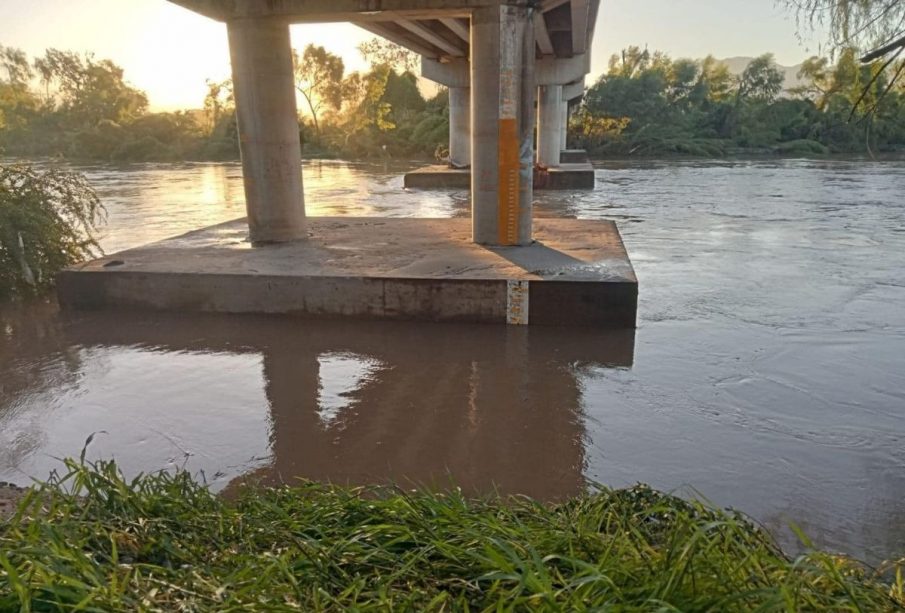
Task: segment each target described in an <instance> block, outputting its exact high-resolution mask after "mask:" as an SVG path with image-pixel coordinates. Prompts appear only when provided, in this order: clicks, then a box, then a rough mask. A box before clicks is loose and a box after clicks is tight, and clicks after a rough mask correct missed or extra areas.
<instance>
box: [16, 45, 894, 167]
mask: <svg viewBox="0 0 905 613" xmlns="http://www.w3.org/2000/svg"><path fill="white" fill-rule="evenodd" d="M360 51H361V53H362V54H363V56H364V57H365V58H366V59H367V60H368V62H369V64H370V68H369V69H368V70H366V71H363V72H352V73H346V71H345V66H344V64H343V61H342V58H340V57H339V56H337V55H335V54H333V53H330V52H329V51H327V50H326V49H324V48H323V47H316V46H313V45H309V46H307V47H306V48H305V49H304V50H303V51H302V52H301V53H294V70H295V82H296V88H297V90H298V98H299V102H300V104H301V105H302V108H303V109H304V111H305V112H304V113H302V114H301V116H300V122H299V138H300V140H301V142H302V144H303V152H304V154H305V155H306V156H308V157H347V158H366V157H400V156H416V157H426V156H435V157H438V158H440V157H443V156H444V155H445V153H446V148H447V146H448V130H449V117H448V116H449V110H448V96H447V92H446V91H445V90H443V89H442V88H441V89H440V91H439V93H437V94H436V95H435V96H432V97H430V98H425V96H424V95H423V94H422V93H421V91H420V90H419V88H418V82H417V77H416V76H415V74H414V70H415V68H416V65H417V62H416V60H417V56H415V55H414V54H412V53H411V52H408V51H406V50H404V49H402V48H400V47H398V46H396V45H393V44H392V43H388V42H386V41H382V40H381V39H373V40H372V41H369V42H367V43H364V44H363V45H361V47H360ZM901 70H902V66H901V65H900V64H896V63H889V62H886V61H881V60H876V61H874V62H869V63H866V64H865V63H861V62H859V60H858V57H857V55H856V52H855V50H854V49H853V48H844V49H842V50H841V51H840V52H839V53H837V54H836V57H835V59H834V60H830V59H828V58H825V57H812V58H810V59H809V60H807V61H806V62H805V63H804V64H803V65H802V67H801V74H800V75H799V77H800V79H801V81H802V83H803V84H802V85H801V86H800V87H797V88H795V89H792V90H790V91H784V90H783V73H782V71H781V70H780V69H779V68H778V67H777V66H776V64H775V62H774V61H773V57H772V56H771V55H769V54H767V55H763V56H761V57H758V58H755V59H754V60H753V61H752V62H751V63H750V64H749V65H748V67H747V68H746V69H745V70H744V72H742V74H740V75H733V74H731V73H730V71H729V69H728V68H727V66H726V65H725V64H723V63H721V62H719V61H718V60H716V59H714V58H713V57H712V56H708V57H706V58H704V59H703V60H690V59H675V60H674V59H672V58H670V57H669V56H668V55H666V54H665V53H662V52H656V51H655V52H651V51H648V50H646V49H641V48H639V47H630V48H628V49H626V50H624V51H623V52H622V53H621V54H618V55H614V56H613V57H612V58H611V60H610V64H609V69H608V71H607V72H606V74H604V75H603V76H601V77H600V79H599V80H598V81H597V82H595V83H594V84H593V85H591V86H590V87H589V88H588V89H587V90H586V92H585V96H584V99H583V102H582V104H581V105H580V107H579V108H578V110H577V112H575V113H573V116H572V119H571V123H570V142H569V146H572V147H580V148H585V149H587V150H588V151H589V152H590V153H591V154H592V155H594V156H633V155H649V156H655V155H669V154H685V155H700V156H722V155H727V154H733V153H752V152H754V153H779V154H790V155H802V154H805V155H818V154H826V153H863V152H870V153H873V152H883V151H900V150H905V88H903V83H902V82H899V83H895V82H894V77H895V75H896V74H899V73H900V71H901ZM207 87H208V91H207V95H206V97H205V100H204V106H203V108H202V109H198V110H187V111H177V112H166V113H152V112H149V110H148V99H147V96H146V95H145V93H144V92H142V91H140V90H138V89H136V88H135V87H133V86H131V85H130V84H129V83H128V82H127V81H126V79H125V75H124V73H123V70H122V68H120V67H119V66H117V65H116V64H115V63H113V62H112V61H110V60H97V59H96V58H95V57H94V56H92V55H90V54H85V55H83V54H77V53H73V52H70V51H60V50H57V49H48V50H47V51H46V52H45V54H44V55H43V56H42V57H37V58H34V59H29V58H28V57H27V56H26V54H25V53H23V52H22V51H20V50H18V49H13V48H9V47H2V46H0V152H3V153H5V154H7V155H13V156H19V157H39V156H41V157H43V156H53V157H65V158H70V159H92V160H105V161H151V160H155V161H156V160H227V159H238V156H239V150H238V138H237V129H236V120H235V112H234V110H235V109H234V104H233V98H232V85H231V83H230V81H228V80H227V81H224V82H211V81H209V82H208V83H207Z"/></svg>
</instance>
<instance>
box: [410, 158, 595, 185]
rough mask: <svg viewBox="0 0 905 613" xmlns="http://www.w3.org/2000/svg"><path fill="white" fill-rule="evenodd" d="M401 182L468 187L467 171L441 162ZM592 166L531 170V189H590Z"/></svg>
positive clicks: (569, 164)
mask: <svg viewBox="0 0 905 613" xmlns="http://www.w3.org/2000/svg"><path fill="white" fill-rule="evenodd" d="M403 182H404V185H405V187H407V188H413V189H468V188H470V187H471V170H469V169H467V168H450V167H449V166H444V165H442V164H436V165H431V166H425V167H423V168H418V169H416V170H413V171H412V172H409V173H406V175H405V177H404V181H403ZM594 182H595V180H594V167H593V166H591V164H590V162H587V161H585V162H574V163H561V164H560V165H559V166H558V167H556V168H549V169H547V170H544V171H542V172H538V173H535V180H534V189H536V190H542V189H551V190H553V189H556V190H562V189H594Z"/></svg>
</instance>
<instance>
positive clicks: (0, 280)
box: [0, 165, 105, 300]
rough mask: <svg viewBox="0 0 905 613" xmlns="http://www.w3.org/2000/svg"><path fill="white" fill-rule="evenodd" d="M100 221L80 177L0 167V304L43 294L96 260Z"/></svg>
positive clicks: (99, 207) (92, 195) (99, 209)
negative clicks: (60, 275) (67, 272)
mask: <svg viewBox="0 0 905 613" xmlns="http://www.w3.org/2000/svg"><path fill="white" fill-rule="evenodd" d="M104 219H105V211H104V208H103V206H102V205H101V203H100V201H99V200H98V197H97V194H96V193H95V192H94V190H93V189H92V188H91V186H90V185H88V182H87V181H86V179H85V177H83V176H82V175H80V174H77V173H71V172H65V171H62V170H59V169H50V170H46V171H43V172H42V171H38V170H35V169H34V168H32V167H30V166H22V165H10V166H7V165H0V300H8V299H10V298H14V297H20V296H27V295H34V294H36V293H40V292H42V291H46V289H47V288H48V287H50V286H51V285H52V284H53V280H54V276H55V275H56V273H57V272H59V271H60V270H62V269H63V268H65V267H66V266H69V265H71V264H74V263H76V262H80V261H83V260H85V259H87V258H90V257H93V256H96V255H97V254H98V253H99V252H100V247H99V246H98V244H97V242H96V241H95V240H94V237H93V234H94V231H95V230H96V228H97V226H98V224H100V223H101V222H102V221H104Z"/></svg>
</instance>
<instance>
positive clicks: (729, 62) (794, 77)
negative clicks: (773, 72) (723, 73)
mask: <svg viewBox="0 0 905 613" xmlns="http://www.w3.org/2000/svg"><path fill="white" fill-rule="evenodd" d="M753 59H754V58H753V57H728V58H726V59H722V60H719V61H720V62H723V63H724V64H726V66H728V67H729V72H731V73H732V74H734V75H740V74H742V73H743V72H744V71H745V68H747V67H748V64H750V63H751V60H753ZM777 66H778V67H779V69H780V70H782V72H783V74H784V75H785V77H786V80H785V82H784V83H783V89H791V88H793V87H798V86H799V85H802V84H803V83H804V81H802V80H801V79H799V78H798V71H799V70H801V64H795V65H794V66H783V65H782V64H777Z"/></svg>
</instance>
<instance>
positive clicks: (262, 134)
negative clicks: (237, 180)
mask: <svg viewBox="0 0 905 613" xmlns="http://www.w3.org/2000/svg"><path fill="white" fill-rule="evenodd" d="M227 30H228V32H229V49H230V56H231V59H232V69H233V93H234V96H235V99H236V117H237V119H238V128H239V148H240V150H241V152H242V176H243V178H244V185H245V208H246V212H247V214H248V228H249V232H250V233H251V238H252V240H253V241H256V242H262V243H264V242H282V241H292V240H298V239H300V238H304V237H305V236H306V231H305V199H304V193H303V191H302V153H301V146H300V144H299V123H298V111H297V106H296V99H295V80H294V77H293V74H292V48H291V46H290V40H289V26H288V25H287V24H286V23H285V22H283V21H281V20H278V19H239V20H236V21H232V22H230V23H229V25H228V27H227Z"/></svg>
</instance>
